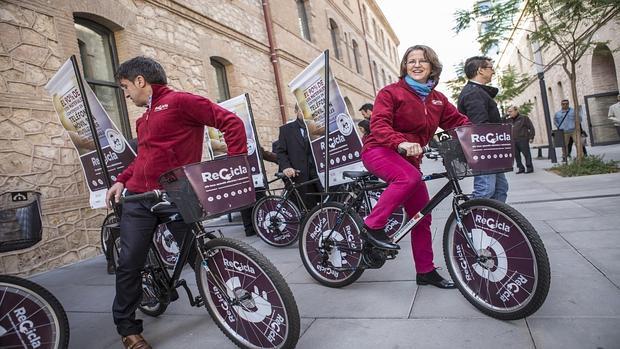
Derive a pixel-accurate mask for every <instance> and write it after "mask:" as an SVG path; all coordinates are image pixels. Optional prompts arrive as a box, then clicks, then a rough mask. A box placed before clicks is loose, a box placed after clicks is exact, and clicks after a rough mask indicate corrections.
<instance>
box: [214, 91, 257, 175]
mask: <svg viewBox="0 0 620 349" xmlns="http://www.w3.org/2000/svg"><path fill="white" fill-rule="evenodd" d="M248 99H249V97H248V95H247V94H243V95H241V96H237V97H234V98H231V99H229V100H226V101H224V102H222V103H219V106H220V107H222V108H224V109H227V110H229V111H231V112H232V113H233V114H235V115H237V116H238V117H239V118H241V120H243V125H244V126H245V134H246V136H247V138H248V163H249V165H250V171H251V173H252V181H253V182H254V187H265V181H264V179H265V175H264V174H263V170H262V166H261V157H260V156H259V155H260V154H259V149H258V147H259V146H260V145H259V144H258V141H257V139H256V131H255V130H254V122H253V120H252V113H251V110H250V103H249V101H248ZM218 133H219V131H218ZM210 134H211V133H209V135H210ZM221 140H222V141H223V138H222V139H221ZM210 143H211V142H210Z"/></svg>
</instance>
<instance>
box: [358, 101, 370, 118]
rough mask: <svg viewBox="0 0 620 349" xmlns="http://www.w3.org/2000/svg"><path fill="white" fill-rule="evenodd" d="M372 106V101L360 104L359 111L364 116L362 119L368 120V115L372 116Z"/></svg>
mask: <svg viewBox="0 0 620 349" xmlns="http://www.w3.org/2000/svg"><path fill="white" fill-rule="evenodd" d="M372 107H373V106H372V103H365V104H364V105H362V106H361V108H360V109H359V111H360V113H361V114H362V116H363V117H364V119H366V120H370V117H371V116H372Z"/></svg>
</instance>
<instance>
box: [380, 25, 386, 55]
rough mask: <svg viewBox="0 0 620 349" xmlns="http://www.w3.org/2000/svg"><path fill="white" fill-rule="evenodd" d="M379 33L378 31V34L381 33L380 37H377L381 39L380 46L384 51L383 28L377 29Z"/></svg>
mask: <svg viewBox="0 0 620 349" xmlns="http://www.w3.org/2000/svg"><path fill="white" fill-rule="evenodd" d="M379 33H380V35H381V38H380V39H379V40H380V41H381V42H380V44H381V48H382V49H383V50H384V51H385V37H384V36H383V30H382V29H380V30H379Z"/></svg>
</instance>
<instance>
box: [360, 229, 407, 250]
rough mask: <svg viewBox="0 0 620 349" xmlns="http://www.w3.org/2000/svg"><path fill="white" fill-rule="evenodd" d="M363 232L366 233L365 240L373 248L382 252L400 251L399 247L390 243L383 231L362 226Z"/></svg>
mask: <svg viewBox="0 0 620 349" xmlns="http://www.w3.org/2000/svg"><path fill="white" fill-rule="evenodd" d="M364 231H366V239H367V240H368V242H370V243H371V244H372V245H373V246H375V247H378V248H382V249H384V250H400V246H398V245H397V244H395V243H392V242H391V241H390V239H389V238H388V236H387V235H386V234H385V231H383V229H371V228H369V227H368V226H367V225H366V224H364Z"/></svg>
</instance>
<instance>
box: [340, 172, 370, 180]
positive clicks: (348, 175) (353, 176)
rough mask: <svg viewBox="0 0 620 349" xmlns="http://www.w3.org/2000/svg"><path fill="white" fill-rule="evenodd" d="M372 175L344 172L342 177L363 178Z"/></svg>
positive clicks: (368, 173)
mask: <svg viewBox="0 0 620 349" xmlns="http://www.w3.org/2000/svg"><path fill="white" fill-rule="evenodd" d="M370 176H372V174H371V173H370V172H368V171H344V172H342V177H344V178H351V179H355V178H361V177H370Z"/></svg>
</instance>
